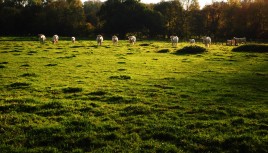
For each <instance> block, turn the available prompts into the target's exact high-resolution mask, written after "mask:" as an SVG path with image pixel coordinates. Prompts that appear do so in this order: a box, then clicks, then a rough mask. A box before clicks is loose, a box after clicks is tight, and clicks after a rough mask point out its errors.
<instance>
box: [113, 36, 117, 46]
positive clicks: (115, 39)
mask: <svg viewBox="0 0 268 153" xmlns="http://www.w3.org/2000/svg"><path fill="white" fill-rule="evenodd" d="M112 42H113V44H114V45H115V44H116V45H117V44H118V37H117V36H113V37H112Z"/></svg>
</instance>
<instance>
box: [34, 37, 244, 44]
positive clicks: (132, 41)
mask: <svg viewBox="0 0 268 153" xmlns="http://www.w3.org/2000/svg"><path fill="white" fill-rule="evenodd" d="M38 37H39V41H40V43H41V44H43V43H44V42H45V40H46V36H45V35H43V34H39V35H38ZM201 39H202V40H203V44H204V45H205V46H206V47H210V45H211V38H210V37H207V36H205V37H202V38H201ZM103 40H104V38H103V36H102V35H97V38H96V41H97V45H98V46H101V45H102V43H103ZM58 41H59V36H58V35H54V36H53V37H52V40H51V42H52V43H53V44H57V43H58ZM118 41H119V39H118V37H117V36H115V35H114V36H112V42H113V45H117V44H118ZM128 41H129V43H130V44H131V45H134V44H135V43H136V37H135V36H128ZM170 41H171V44H172V47H176V46H177V44H178V42H179V37H178V36H173V35H172V36H170ZM71 42H72V43H75V37H71ZM189 43H190V44H191V45H195V39H189ZM244 43H246V38H245V37H244V38H236V37H234V38H233V39H232V40H227V42H226V45H229V46H231V45H239V44H244Z"/></svg>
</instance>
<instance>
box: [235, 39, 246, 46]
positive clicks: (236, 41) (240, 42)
mask: <svg viewBox="0 0 268 153" xmlns="http://www.w3.org/2000/svg"><path fill="white" fill-rule="evenodd" d="M233 40H234V42H235V45H236V46H238V45H239V44H245V43H246V41H247V40H246V37H243V38H236V37H234V38H233Z"/></svg>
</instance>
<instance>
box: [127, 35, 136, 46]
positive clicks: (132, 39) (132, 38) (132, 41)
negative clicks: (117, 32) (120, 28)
mask: <svg viewBox="0 0 268 153" xmlns="http://www.w3.org/2000/svg"><path fill="white" fill-rule="evenodd" d="M128 41H129V43H130V44H132V45H134V44H135V43H136V37H135V36H128Z"/></svg>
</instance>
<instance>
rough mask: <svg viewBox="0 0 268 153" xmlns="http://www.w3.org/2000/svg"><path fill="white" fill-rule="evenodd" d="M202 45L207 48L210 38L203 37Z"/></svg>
mask: <svg viewBox="0 0 268 153" xmlns="http://www.w3.org/2000/svg"><path fill="white" fill-rule="evenodd" d="M202 39H203V43H204V44H205V46H206V47H209V46H210V44H211V38H210V37H206V36H205V37H203V38H202Z"/></svg>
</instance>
